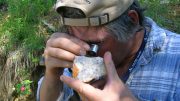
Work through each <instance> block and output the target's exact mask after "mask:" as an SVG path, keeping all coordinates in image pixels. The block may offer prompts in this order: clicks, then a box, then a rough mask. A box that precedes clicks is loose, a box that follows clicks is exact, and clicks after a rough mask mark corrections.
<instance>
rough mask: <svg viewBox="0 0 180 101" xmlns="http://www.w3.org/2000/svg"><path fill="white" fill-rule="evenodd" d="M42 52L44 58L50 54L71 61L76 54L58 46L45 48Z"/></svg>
mask: <svg viewBox="0 0 180 101" xmlns="http://www.w3.org/2000/svg"><path fill="white" fill-rule="evenodd" d="M44 54H45V59H46V58H47V57H46V56H51V57H54V58H57V59H61V60H66V61H73V60H74V58H75V56H76V55H75V54H73V53H71V52H69V51H66V50H63V49H60V48H53V47H48V48H46V49H45V52H44Z"/></svg>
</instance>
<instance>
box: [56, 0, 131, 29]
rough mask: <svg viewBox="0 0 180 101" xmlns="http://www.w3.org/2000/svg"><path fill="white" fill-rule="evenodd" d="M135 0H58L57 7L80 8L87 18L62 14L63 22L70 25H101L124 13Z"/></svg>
mask: <svg viewBox="0 0 180 101" xmlns="http://www.w3.org/2000/svg"><path fill="white" fill-rule="evenodd" d="M133 1H134V0H58V1H57V3H56V5H55V9H56V11H59V10H61V9H60V8H62V7H72V8H76V9H80V10H81V11H82V12H83V13H84V14H85V16H86V17H85V18H67V17H63V16H62V15H61V23H62V24H64V25H69V26H99V25H103V24H106V23H108V22H110V21H112V20H114V19H116V18H117V17H119V16H120V15H121V14H122V13H124V12H125V11H126V10H127V9H128V8H129V6H130V5H132V3H133Z"/></svg>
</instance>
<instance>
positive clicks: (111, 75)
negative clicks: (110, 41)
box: [104, 52, 119, 81]
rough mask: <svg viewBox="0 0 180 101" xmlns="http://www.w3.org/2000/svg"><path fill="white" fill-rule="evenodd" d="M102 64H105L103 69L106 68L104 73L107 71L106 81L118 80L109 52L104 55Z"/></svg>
mask: <svg viewBox="0 0 180 101" xmlns="http://www.w3.org/2000/svg"><path fill="white" fill-rule="evenodd" d="M104 62H105V67H106V71H107V79H108V81H111V80H116V79H119V77H118V74H117V71H116V68H115V65H114V63H113V60H112V56H111V53H110V52H106V53H105V55H104Z"/></svg>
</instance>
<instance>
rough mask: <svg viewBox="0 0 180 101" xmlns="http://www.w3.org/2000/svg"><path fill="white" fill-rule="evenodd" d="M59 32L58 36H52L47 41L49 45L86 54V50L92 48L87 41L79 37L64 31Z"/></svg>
mask: <svg viewBox="0 0 180 101" xmlns="http://www.w3.org/2000/svg"><path fill="white" fill-rule="evenodd" d="M59 34H60V35H59V36H57V35H56V38H50V39H49V40H48V41H47V45H48V46H51V47H56V48H61V49H64V50H67V51H70V52H72V53H74V54H76V55H85V54H86V51H87V50H89V48H90V47H89V45H88V44H87V43H85V42H84V41H82V40H80V39H78V38H75V37H73V36H69V35H67V34H64V33H59Z"/></svg>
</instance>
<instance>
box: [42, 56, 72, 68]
mask: <svg viewBox="0 0 180 101" xmlns="http://www.w3.org/2000/svg"><path fill="white" fill-rule="evenodd" d="M45 65H46V67H63V68H71V67H72V65H73V63H72V62H69V61H64V60H60V59H57V58H54V57H51V56H48V57H46V59H45Z"/></svg>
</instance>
